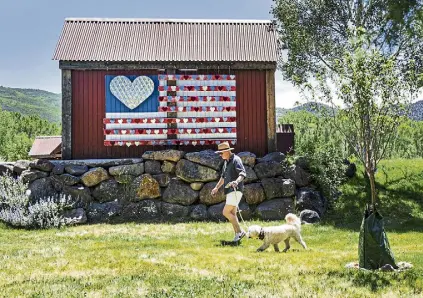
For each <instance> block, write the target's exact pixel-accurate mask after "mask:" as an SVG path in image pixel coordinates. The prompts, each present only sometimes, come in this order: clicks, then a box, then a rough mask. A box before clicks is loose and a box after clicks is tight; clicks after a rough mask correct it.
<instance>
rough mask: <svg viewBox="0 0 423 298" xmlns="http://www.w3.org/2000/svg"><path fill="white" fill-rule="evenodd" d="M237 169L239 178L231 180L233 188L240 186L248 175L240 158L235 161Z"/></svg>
mask: <svg viewBox="0 0 423 298" xmlns="http://www.w3.org/2000/svg"><path fill="white" fill-rule="evenodd" d="M235 169H236V171H237V173H238V178H236V180H235V181H232V182H231V186H232V187H233V188H236V187H237V186H238V184H239V183H240V182H241V181H242V180H244V178H245V177H247V172H246V171H245V168H244V165H243V164H242V161H240V160H238V159H237V160H236V161H235Z"/></svg>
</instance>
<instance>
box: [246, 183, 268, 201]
mask: <svg viewBox="0 0 423 298" xmlns="http://www.w3.org/2000/svg"><path fill="white" fill-rule="evenodd" d="M244 198H245V201H246V202H247V203H248V204H252V205H257V204H260V203H261V202H263V201H264V200H266V195H265V194H264V189H263V187H262V186H261V184H260V183H252V184H247V185H245V186H244Z"/></svg>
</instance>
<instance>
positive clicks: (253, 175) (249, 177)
mask: <svg viewBox="0 0 423 298" xmlns="http://www.w3.org/2000/svg"><path fill="white" fill-rule="evenodd" d="M244 168H245V172H246V173H247V177H245V179H244V184H248V183H251V182H254V181H257V180H258V177H257V175H256V172H254V170H253V169H252V168H251V167H249V166H244Z"/></svg>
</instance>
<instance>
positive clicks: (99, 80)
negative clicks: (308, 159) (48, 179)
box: [53, 18, 278, 159]
mask: <svg viewBox="0 0 423 298" xmlns="http://www.w3.org/2000/svg"><path fill="white" fill-rule="evenodd" d="M53 59H55V60H59V66H60V69H61V70H62V119H63V120H62V156H63V157H62V158H63V159H85V158H127V157H139V156H141V155H142V154H143V152H144V151H148V150H163V149H170V148H172V149H179V150H184V151H198V150H202V149H206V148H213V149H215V148H216V144H218V143H219V142H221V141H229V142H230V143H231V144H232V145H233V146H234V147H235V150H236V151H238V152H239V151H250V152H253V153H255V154H257V155H259V156H263V155H264V154H266V153H268V152H271V151H275V149H276V119H275V117H276V115H275V70H276V63H277V59H278V42H277V37H276V32H275V28H274V26H273V24H272V23H271V22H270V21H255V20H164V19H157V20H156V19H154V20H150V19H93V18H89V19H66V20H65V24H64V27H63V30H62V34H61V36H60V39H59V41H58V43H57V47H56V51H55V54H54V58H53Z"/></svg>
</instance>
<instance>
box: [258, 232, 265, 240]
mask: <svg viewBox="0 0 423 298" xmlns="http://www.w3.org/2000/svg"><path fill="white" fill-rule="evenodd" d="M259 239H260V240H263V239H264V230H263V229H261V230H260V233H259Z"/></svg>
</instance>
